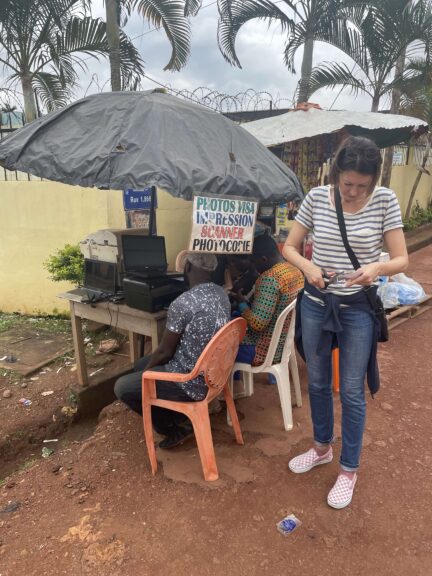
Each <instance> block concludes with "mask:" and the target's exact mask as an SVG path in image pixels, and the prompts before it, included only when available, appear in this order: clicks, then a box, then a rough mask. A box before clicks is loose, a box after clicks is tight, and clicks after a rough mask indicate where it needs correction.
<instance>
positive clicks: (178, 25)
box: [130, 0, 191, 71]
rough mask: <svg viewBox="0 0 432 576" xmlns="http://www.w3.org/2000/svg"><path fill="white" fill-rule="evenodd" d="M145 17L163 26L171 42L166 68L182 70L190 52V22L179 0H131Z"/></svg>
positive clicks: (158, 26) (158, 25) (152, 22)
mask: <svg viewBox="0 0 432 576" xmlns="http://www.w3.org/2000/svg"><path fill="white" fill-rule="evenodd" d="M130 1H131V5H132V7H133V8H137V10H138V12H139V13H140V14H141V16H142V17H143V18H145V19H146V20H148V21H149V22H150V24H152V25H153V26H155V27H156V28H161V27H162V28H163V29H164V30H165V33H166V35H167V36H168V39H169V41H170V43H171V47H172V52H171V58H170V61H169V62H168V64H167V65H166V66H165V68H164V70H176V71H178V70H180V69H181V68H182V67H183V66H184V65H185V64H186V62H187V59H188V57H189V53H190V35H191V30H190V24H189V20H188V19H187V18H186V17H185V15H184V4H183V2H182V1H179V0H130Z"/></svg>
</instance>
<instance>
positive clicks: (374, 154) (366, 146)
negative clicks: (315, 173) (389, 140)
mask: <svg viewBox="0 0 432 576" xmlns="http://www.w3.org/2000/svg"><path fill="white" fill-rule="evenodd" d="M381 165H382V157H381V152H380V149H379V148H378V146H377V145H376V144H375V142H372V140H369V138H361V137H359V136H349V137H348V138H346V139H345V140H344V141H343V142H342V143H341V145H340V146H339V148H338V149H337V151H336V155H335V157H334V160H333V162H332V164H331V167H330V173H329V182H330V184H333V185H337V184H339V176H340V173H341V172H351V171H352V172H358V173H359V174H364V175H366V174H367V175H368V176H372V177H373V179H372V190H373V189H374V188H375V186H376V184H377V182H378V179H379V177H380V174H381Z"/></svg>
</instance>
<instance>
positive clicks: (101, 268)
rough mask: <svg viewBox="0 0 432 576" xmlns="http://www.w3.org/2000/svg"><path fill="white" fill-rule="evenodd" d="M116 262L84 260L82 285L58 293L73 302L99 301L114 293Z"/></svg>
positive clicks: (110, 296)
mask: <svg viewBox="0 0 432 576" xmlns="http://www.w3.org/2000/svg"><path fill="white" fill-rule="evenodd" d="M116 276H117V264H114V263H113V262H101V261H100V260H87V259H85V260H84V286H83V287H82V288H75V289H74V290H69V291H68V292H63V293H62V294H59V295H58V297H59V298H66V299H67V300H72V301H73V302H83V303H91V302H100V301H102V300H108V299H110V298H112V297H113V296H114V295H115V293H116V287H117V286H116Z"/></svg>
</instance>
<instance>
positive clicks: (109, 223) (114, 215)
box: [0, 180, 191, 314]
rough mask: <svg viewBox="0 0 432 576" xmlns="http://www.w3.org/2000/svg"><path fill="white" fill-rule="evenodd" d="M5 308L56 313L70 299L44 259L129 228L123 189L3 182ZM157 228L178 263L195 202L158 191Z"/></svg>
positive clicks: (1, 286)
mask: <svg viewBox="0 0 432 576" xmlns="http://www.w3.org/2000/svg"><path fill="white" fill-rule="evenodd" d="M0 202H1V208H0V310H2V311H4V312H15V311H16V312H22V313H26V314H33V313H37V312H43V313H48V314H49V313H55V312H57V311H67V310H68V309H69V306H68V304H67V303H66V302H65V301H64V300H61V299H59V298H57V297H56V294H58V293H59V292H63V291H65V290H67V289H69V288H71V285H70V284H68V283H66V282H52V281H51V280H49V278H48V272H47V271H46V270H45V269H44V267H43V262H44V261H45V260H46V259H47V258H48V257H49V256H50V255H51V254H52V253H53V252H55V251H56V250H57V249H59V248H62V247H63V246H64V245H65V244H68V243H69V244H76V243H78V242H79V241H80V240H83V239H84V238H85V237H86V236H87V235H88V234H89V233H91V232H95V231H96V230H101V229H104V228H125V227H126V225H125V216H124V210H123V201H122V193H121V191H117V190H97V189H92V188H80V187H77V186H66V185H62V184H57V183H54V182H41V181H38V180H32V181H28V180H18V181H7V182H5V181H3V182H0ZM158 203H159V208H158V210H157V214H156V222H157V228H158V233H159V234H162V235H165V236H166V243H167V255H168V260H169V263H170V266H171V267H173V265H174V261H175V256H176V254H177V252H178V251H179V250H182V249H183V248H185V247H186V246H187V242H188V239H189V233H190V218H191V203H190V202H185V201H183V200H178V199H176V198H172V197H171V196H170V195H169V194H167V193H166V192H163V191H159V192H158Z"/></svg>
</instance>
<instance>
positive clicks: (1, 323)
mask: <svg viewBox="0 0 432 576" xmlns="http://www.w3.org/2000/svg"><path fill="white" fill-rule="evenodd" d="M27 327H28V328H33V329H34V330H43V331H47V332H52V333H56V334H70V332H71V324H70V320H69V319H68V318H67V316H64V315H63V316H60V315H59V316H50V315H47V314H36V315H32V316H28V315H25V314H17V313H12V314H9V313H7V312H1V311H0V332H5V331H6V330H10V329H11V328H27Z"/></svg>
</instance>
